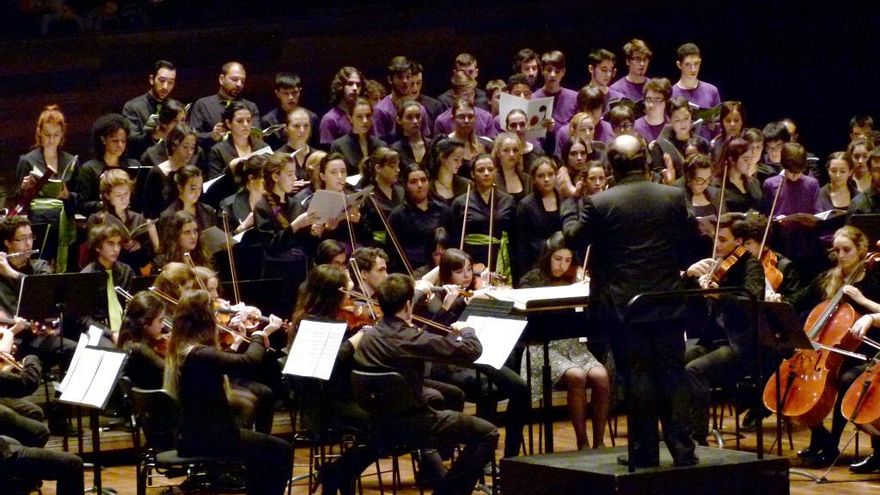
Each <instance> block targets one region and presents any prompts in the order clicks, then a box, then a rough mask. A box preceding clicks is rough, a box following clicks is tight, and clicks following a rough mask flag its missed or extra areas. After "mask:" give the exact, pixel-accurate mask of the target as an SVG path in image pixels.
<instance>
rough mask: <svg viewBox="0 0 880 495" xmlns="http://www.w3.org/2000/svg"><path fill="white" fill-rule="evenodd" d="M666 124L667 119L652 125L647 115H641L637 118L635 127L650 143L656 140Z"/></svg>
mask: <svg viewBox="0 0 880 495" xmlns="http://www.w3.org/2000/svg"><path fill="white" fill-rule="evenodd" d="M665 126H666V122H665V121H664V122H661V123H659V124H657V125H651V124H649V123H648V121H647V120H646V119H645V117H639V118H638V119H636V122H635V124H633V129H635V131H636V133H637V134H638V135H639V136H642V137H643V138H645V142H647V143H650V142H651V141H656V140H657V138H658V137H660V131H662V130H663V127H665Z"/></svg>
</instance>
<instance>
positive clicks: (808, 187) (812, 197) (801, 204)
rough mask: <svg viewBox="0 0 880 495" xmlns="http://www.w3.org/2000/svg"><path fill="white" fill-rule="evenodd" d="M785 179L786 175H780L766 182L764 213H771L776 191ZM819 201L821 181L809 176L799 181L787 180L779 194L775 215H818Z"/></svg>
mask: <svg viewBox="0 0 880 495" xmlns="http://www.w3.org/2000/svg"><path fill="white" fill-rule="evenodd" d="M783 179H785V175H783V174H779V175H774V176H773V177H770V178H769V179H767V180H765V181H764V185H763V189H764V207H763V210H764V213H769V212H770V207H771V206H772V205H773V198H775V197H776V189H778V188H779V185H780V184H781V183H782V181H783ZM818 199H819V181H818V180H816V179H815V178H814V177H810V176H809V175H801V177H800V179H798V180H797V181H794V182H792V181H790V180H787V179H785V185H784V186H783V187H782V191H781V192H780V193H779V201H778V202H777V203H776V210H775V211H774V212H773V214H774V216H775V215H791V214H794V213H818V210H817V209H816V208H817V201H818Z"/></svg>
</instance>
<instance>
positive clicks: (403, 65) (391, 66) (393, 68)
mask: <svg viewBox="0 0 880 495" xmlns="http://www.w3.org/2000/svg"><path fill="white" fill-rule="evenodd" d="M412 66H413V63H412V60H410V59H408V58H406V57H405V56H403V55H398V56H396V57H394V58H392V59H391V61H390V62H388V75H389V76H393V75H394V74H402V73H404V72H406V71H412Z"/></svg>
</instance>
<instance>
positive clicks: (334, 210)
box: [309, 189, 345, 222]
mask: <svg viewBox="0 0 880 495" xmlns="http://www.w3.org/2000/svg"><path fill="white" fill-rule="evenodd" d="M312 212H314V213H315V215H316V216H317V217H318V220H319V221H321V222H326V221H328V220H331V219H334V218H339V216H340V215H342V214H343V213H344V212H345V194H343V193H341V192H336V191H328V190H326V189H318V190H317V191H315V194H313V195H312V201H311V202H310V203H309V213H312Z"/></svg>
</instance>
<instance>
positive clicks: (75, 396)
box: [61, 347, 101, 404]
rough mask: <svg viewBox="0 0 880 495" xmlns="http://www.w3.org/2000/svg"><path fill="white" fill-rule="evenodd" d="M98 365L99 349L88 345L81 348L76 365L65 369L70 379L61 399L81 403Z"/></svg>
mask: <svg viewBox="0 0 880 495" xmlns="http://www.w3.org/2000/svg"><path fill="white" fill-rule="evenodd" d="M100 366H101V351H100V350H98V349H93V348H90V347H86V348H85V349H83V350H82V352H81V353H80V358H79V362H78V363H77V366H76V367H75V368H74V367H72V366H71V367H70V368H68V370H67V376H70V377H71V379H70V381H69V382H68V383H67V388H65V389H64V393H62V394H61V400H63V401H67V402H77V403H80V404H82V403H83V399H84V398H85V396H86V393H87V392H88V391H89V387H90V386H91V384H92V379H93V378H94V377H95V373H97V372H98V368H99V367H100ZM65 378H66V377H65Z"/></svg>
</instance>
